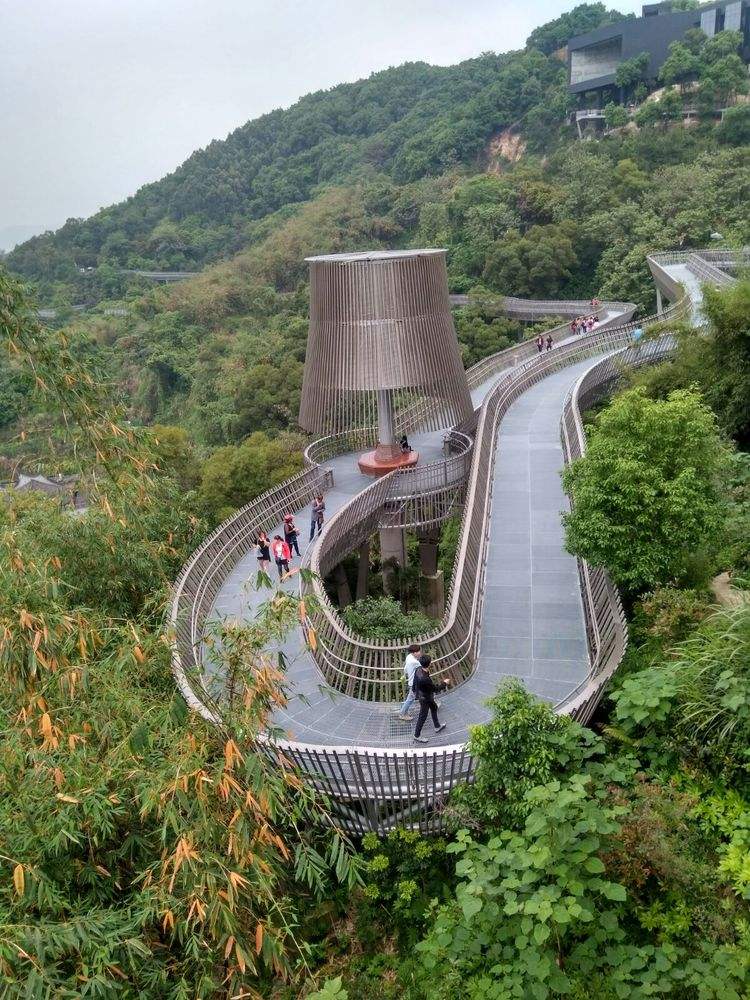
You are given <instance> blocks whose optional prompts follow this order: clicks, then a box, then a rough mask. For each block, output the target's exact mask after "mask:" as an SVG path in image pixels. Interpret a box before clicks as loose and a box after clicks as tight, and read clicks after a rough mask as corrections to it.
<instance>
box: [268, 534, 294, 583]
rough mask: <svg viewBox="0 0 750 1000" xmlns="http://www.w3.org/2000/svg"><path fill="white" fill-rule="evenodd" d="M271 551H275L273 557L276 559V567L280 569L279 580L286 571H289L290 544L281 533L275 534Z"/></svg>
mask: <svg viewBox="0 0 750 1000" xmlns="http://www.w3.org/2000/svg"><path fill="white" fill-rule="evenodd" d="M271 552H273V557H274V559H275V560H276V569H277V570H278V571H279V580H281V579H282V577H283V576H284V574H285V573H288V572H289V556H290V552H289V546H288V545H287V544H286V542H285V541H284V539H283V538H282V537H281V535H274V536H273V541H272V542H271Z"/></svg>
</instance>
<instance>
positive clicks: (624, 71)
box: [615, 52, 651, 94]
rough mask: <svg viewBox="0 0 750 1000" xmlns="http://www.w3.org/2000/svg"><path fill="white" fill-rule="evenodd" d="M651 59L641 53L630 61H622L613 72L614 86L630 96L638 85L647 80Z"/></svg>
mask: <svg viewBox="0 0 750 1000" xmlns="http://www.w3.org/2000/svg"><path fill="white" fill-rule="evenodd" d="M650 61H651V57H650V56H649V54H648V52H641V53H639V54H638V55H637V56H633V57H632V58H631V59H623V60H622V62H621V63H620V64H619V65H618V67H617V70H616V72H615V84H616V85H617V86H618V87H619V88H620V90H621V91H623V92H624V93H626V94H632V92H633V91H634V90H635V88H636V87H637V86H638V84H639V83H644V82H645V81H646V80H647V79H648V72H649V65H650Z"/></svg>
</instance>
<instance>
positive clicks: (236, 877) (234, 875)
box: [227, 872, 249, 889]
mask: <svg viewBox="0 0 750 1000" xmlns="http://www.w3.org/2000/svg"><path fill="white" fill-rule="evenodd" d="M227 877H228V878H229V881H230V882H231V883H232V885H233V886H234V888H235V889H241V888H242V887H243V886H245V885H249V882H248V881H247V879H246V878H244V877H243V876H242V875H240V874H239V872H229V875H228V876H227Z"/></svg>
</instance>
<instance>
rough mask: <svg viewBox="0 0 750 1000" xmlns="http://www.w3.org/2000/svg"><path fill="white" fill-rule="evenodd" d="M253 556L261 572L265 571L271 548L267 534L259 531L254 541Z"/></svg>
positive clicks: (269, 563)
mask: <svg viewBox="0 0 750 1000" xmlns="http://www.w3.org/2000/svg"><path fill="white" fill-rule="evenodd" d="M255 556H256V558H257V560H258V569H259V570H260V572H261V573H267V572H268V568H269V566H270V565H271V548H270V541H269V539H268V535H267V534H266V533H265V531H261V533H260V534H259V535H258V540H257V541H256V543H255Z"/></svg>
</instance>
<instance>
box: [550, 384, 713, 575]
mask: <svg viewBox="0 0 750 1000" xmlns="http://www.w3.org/2000/svg"><path fill="white" fill-rule="evenodd" d="M728 456H729V452H728V449H727V448H726V446H725V445H724V444H723V442H722V441H721V438H720V436H719V433H718V429H717V422H716V417H715V416H714V414H713V413H712V412H711V411H710V410H709V409H708V407H707V406H706V405H705V404H704V403H703V402H702V401H701V400H700V398H699V397H698V396H697V395H696V394H695V393H694V392H690V391H687V390H685V391H675V392H672V393H670V395H669V396H668V398H667V399H666V400H665V401H663V402H661V401H658V400H657V401H654V400H651V399H649V398H648V397H647V396H646V394H645V392H644V391H643V390H642V389H640V388H636V389H631V390H628V391H627V392H624V393H622V394H621V395H619V396H617V397H616V398H615V399H614V400H613V402H612V403H611V404H610V406H609V407H608V408H607V409H606V410H604V411H603V412H602V413H601V414H600V415H599V417H598V418H597V421H596V425H595V428H594V430H593V433H592V434H591V440H590V442H589V447H588V451H587V452H586V454H585V456H584V457H583V458H580V459H579V460H578V461H577V462H574V463H573V465H572V466H570V467H569V468H567V469H566V470H565V472H564V473H563V483H564V486H565V489H566V491H567V492H568V493H570V494H571V496H572V498H573V510H572V511H571V512H570V513H568V514H565V515H564V523H565V530H566V547H567V549H568V551H569V552H572V553H574V554H576V555H579V556H582V557H583V558H584V559H587V560H588V561H589V562H591V563H593V565H595V566H606V567H607V569H608V570H609V571H610V572H611V574H612V576H613V578H614V579H615V580H616V582H617V583H618V584H619V585H620V586H621V587H623V588H624V589H625V590H626V591H627V592H629V593H638V592H639V591H642V590H644V589H646V588H649V587H654V586H658V585H661V584H665V583H670V582H672V581H674V580H677V579H681V578H682V579H684V578H685V577H686V576H688V574H689V573H690V572H691V571H694V570H695V569H696V567H697V565H698V563H697V561H696V553H699V552H701V551H705V550H708V551H711V550H712V549H713V550H715V549H716V548H717V547H718V545H719V544H720V542H721V540H722V532H723V530H724V527H725V516H726V504H725V499H724V495H725V488H726V476H727V471H728V461H729V458H728Z"/></svg>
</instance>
